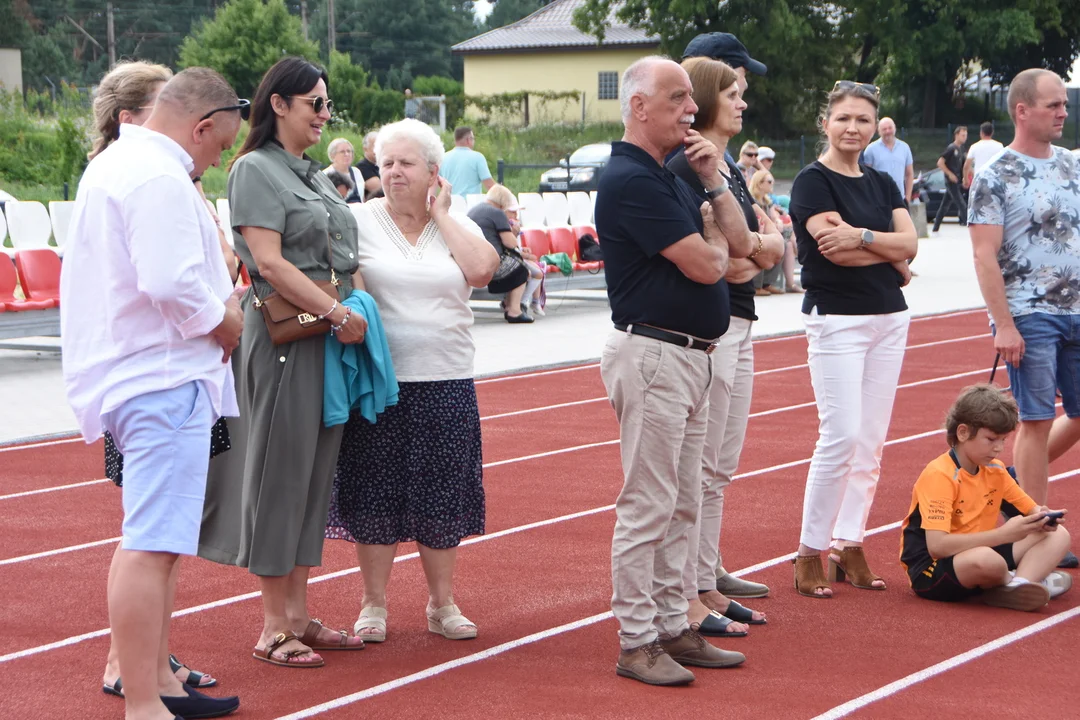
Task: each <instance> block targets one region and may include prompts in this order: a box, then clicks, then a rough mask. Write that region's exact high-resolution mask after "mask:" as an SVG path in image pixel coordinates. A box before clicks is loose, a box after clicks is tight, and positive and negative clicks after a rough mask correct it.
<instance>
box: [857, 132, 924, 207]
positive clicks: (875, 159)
mask: <svg viewBox="0 0 1080 720" xmlns="http://www.w3.org/2000/svg"><path fill="white" fill-rule="evenodd" d="M878 135H880V137H879V138H878V139H877V140H875V141H874V142H872V143H870V144H869V145H868V146H867V148H866V150H865V151H864V152H863V163H865V164H866V165H867V166H868V167H872V168H874V169H875V170H880V171H881V172H883V173H885V174H886V175H888V176H889V177H891V178H892V179H893V182H894V183H896V187H897V189H899V190H900V192H901V193H903V195H904V202H910V201H911V186H912V184H913V183H914V179H915V171H914V169H913V167H912V163H913V159H912V156H911V147H910V146H909V145H908V144H907V143H906V142H904V141H903V140H901V139H900V138H898V137H896V123H895V122H893V120H892V118H887V117H884V118H881V120H880V122H878Z"/></svg>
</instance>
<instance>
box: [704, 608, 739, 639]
mask: <svg viewBox="0 0 1080 720" xmlns="http://www.w3.org/2000/svg"><path fill="white" fill-rule="evenodd" d="M733 622H742V621H741V620H731V619H730V618H726V617H724V616H723V615H721V614H720V613H718V612H716V611H715V610H710V611H709V614H708V615H706V616H705V619H704V620H702V621H701V624H700V625H699V627H698V632H699V633H701V634H702V635H708V636H709V637H733V638H736V637H746V634H747V633H746V631H745V630H743V631H742V632H728V631H727V629H728V626H729V625H731V623H733Z"/></svg>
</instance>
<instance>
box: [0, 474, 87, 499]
mask: <svg viewBox="0 0 1080 720" xmlns="http://www.w3.org/2000/svg"><path fill="white" fill-rule="evenodd" d="M103 482H108V478H102V479H101V480H87V481H86V482H78V483H72V484H71V485H57V486H55V487H47V488H41V489H40V490H26V491H24V492H17V493H11V494H10V495H0V500H14V499H15V498H21V497H29V496H30V495H41V494H42V493H51V492H56V491H57V490H72V489H74V488H81V487H86V486H87V485H97V484H99V483H103Z"/></svg>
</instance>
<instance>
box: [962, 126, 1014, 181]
mask: <svg viewBox="0 0 1080 720" xmlns="http://www.w3.org/2000/svg"><path fill="white" fill-rule="evenodd" d="M1004 149H1005V146H1004V145H1002V144H1001V143H999V142H998V141H997V140H995V139H994V123H992V122H984V123H983V124H982V125H980V126H979V140H978V142H976V143H974V144H973V145H972V146H971V149H970V150H968V154H967V160H965V161H964V184H965V185H967V186H968V187H971V180H972V178H974V177H975V173H977V172H979V170H980V169H982V168H983V167H985V166H986V164H987V163H988V162H990V160H991V159H993V157H994V156H995V155H997V154H998V153H999V152H1001V151H1002V150H1004Z"/></svg>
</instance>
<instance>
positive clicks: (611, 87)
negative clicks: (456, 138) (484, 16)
mask: <svg viewBox="0 0 1080 720" xmlns="http://www.w3.org/2000/svg"><path fill="white" fill-rule="evenodd" d="M583 4H584V0H554V2H552V3H550V4H549V5H546V6H545V7H543V8H541V9H540V10H537V11H536V12H534V13H533V14H532V15H529V16H528V17H526V18H523V19H521V20H518V21H517V22H516V23H513V24H511V25H507V26H506V27H501V28H498V29H496V30H491V31H489V32H486V33H484V34H483V35H477V36H476V37H474V38H471V39H469V40H466V41H465V42H462V43H458V44H457V45H454V46H453V47H452V48H451V50H452V51H453V52H454V54H457V55H462V56H463V57H464V62H465V94H466V95H496V94H500V93H510V92H520V91H526V92H558V93H565V92H575V93H577V98H576V99H565V100H548V101H545V100H543V99H541V98H537V97H531V98H530V99H529V103H528V107H527V109H526V108H523V109H522V111H521V112H516V113H514V117H507V118H500V119H503V120H507V121H510V122H513V121H517V122H521V123H525V122H526V121H527V122H529V123H537V122H581V121H583V120H584V121H586V122H602V121H606V122H617V121H618V120H619V118H620V115H619V82H620V79H621V77H622V73H623V71H624V70H626V68H627V67H629V65H630V63H632V62H634V61H635V60H637V59H638V58H640V57H642V56H644V55H652V54H654V53H655V52H656V50H657V48H658V47H659V45H660V40H659V38H655V37H651V36H649V34H648V33H646V32H645V31H644V30H636V29H634V28H631V27H629V26H628V25H626V24H625V23H623V22H622V21H620V20H617V19H616V18H614V16H613V17H612V18H611V19H610V20H611V25H610V27H608V29H607V31H606V32H605V34H604V40H603V42H598V41H597V39H596V38H595V37H593V36H591V35H586V34H585V33H583V32H581V31H580V30H578V29H577V28H576V27H574V23H573V17H574V11H575V10H576V9H577V8H578V7H580V6H581V5H583ZM613 15H614V13H613ZM475 112H476V111H475V109H472V110H470V114H472V113H475ZM526 113H527V118H526Z"/></svg>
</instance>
